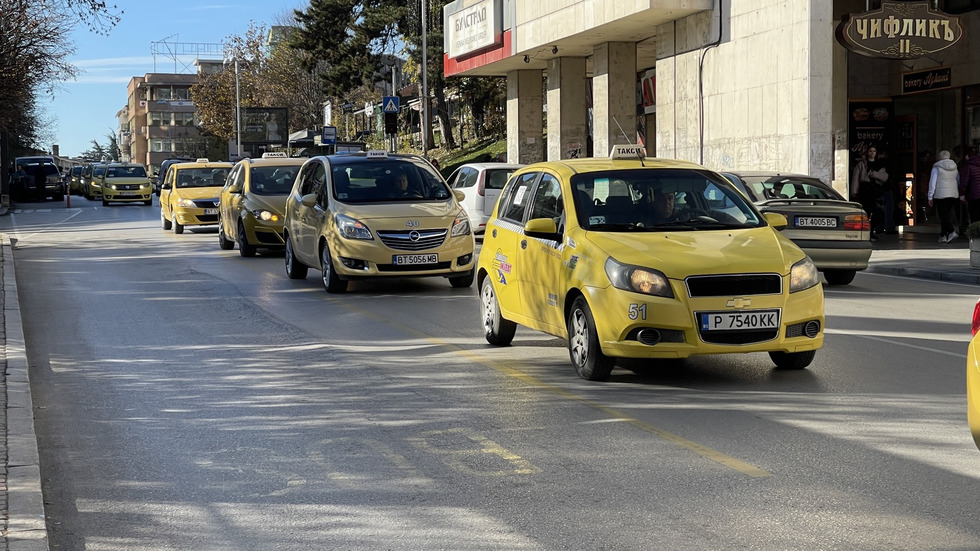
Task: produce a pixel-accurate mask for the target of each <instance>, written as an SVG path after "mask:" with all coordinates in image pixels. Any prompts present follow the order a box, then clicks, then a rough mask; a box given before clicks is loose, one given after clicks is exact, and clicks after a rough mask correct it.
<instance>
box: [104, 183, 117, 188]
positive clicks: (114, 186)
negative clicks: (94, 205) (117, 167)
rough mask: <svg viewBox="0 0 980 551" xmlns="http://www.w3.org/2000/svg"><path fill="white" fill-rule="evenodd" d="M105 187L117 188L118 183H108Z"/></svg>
mask: <svg viewBox="0 0 980 551" xmlns="http://www.w3.org/2000/svg"><path fill="white" fill-rule="evenodd" d="M105 187H107V188H109V189H116V184H106V186H105Z"/></svg>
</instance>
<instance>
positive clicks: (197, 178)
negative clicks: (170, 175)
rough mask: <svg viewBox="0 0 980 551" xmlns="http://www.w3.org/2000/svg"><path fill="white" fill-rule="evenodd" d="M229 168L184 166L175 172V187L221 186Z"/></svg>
mask: <svg viewBox="0 0 980 551" xmlns="http://www.w3.org/2000/svg"><path fill="white" fill-rule="evenodd" d="M229 172H231V168H226V167H222V168H185V169H181V170H180V171H178V172H177V187H179V188H187V187H215V186H217V187H221V186H223V185H225V178H227V177H228V173H229Z"/></svg>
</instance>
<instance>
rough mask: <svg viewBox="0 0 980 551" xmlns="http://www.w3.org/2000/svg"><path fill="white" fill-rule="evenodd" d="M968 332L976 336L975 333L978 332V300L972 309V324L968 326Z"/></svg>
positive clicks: (979, 323) (979, 302)
mask: <svg viewBox="0 0 980 551" xmlns="http://www.w3.org/2000/svg"><path fill="white" fill-rule="evenodd" d="M970 330H971V331H973V334H974V335H976V334H977V331H980V300H978V301H977V305H976V306H974V307H973V323H971V324H970Z"/></svg>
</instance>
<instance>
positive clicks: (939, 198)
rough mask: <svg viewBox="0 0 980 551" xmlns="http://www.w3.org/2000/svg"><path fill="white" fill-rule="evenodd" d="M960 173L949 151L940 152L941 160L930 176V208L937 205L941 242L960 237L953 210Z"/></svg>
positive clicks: (949, 241) (957, 196)
mask: <svg viewBox="0 0 980 551" xmlns="http://www.w3.org/2000/svg"><path fill="white" fill-rule="evenodd" d="M959 185H960V172H959V170H957V169H956V162H955V161H953V160H952V159H950V158H949V151H946V150H945V149H944V150H942V151H940V152H939V160H938V161H936V164H934V165H932V173H931V174H930V175H929V206H930V207H931V206H932V205H933V203H935V205H936V213H937V214H939V229H940V233H939V242H940V243H952V241H953V240H954V239H956V238H957V237H959V235H957V233H956V231H954V230H953V210H954V209H955V208H956V201H957V200H958V198H959V195H960V192H959Z"/></svg>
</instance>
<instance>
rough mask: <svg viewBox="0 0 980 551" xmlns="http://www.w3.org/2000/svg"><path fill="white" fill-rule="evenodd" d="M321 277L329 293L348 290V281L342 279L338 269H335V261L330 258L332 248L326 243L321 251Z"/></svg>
mask: <svg viewBox="0 0 980 551" xmlns="http://www.w3.org/2000/svg"><path fill="white" fill-rule="evenodd" d="M320 277H321V279H322V280H323V288H324V289H326V290H327V292H328V293H343V292H345V291H347V282H346V281H344V280H342V279H340V277H339V276H338V275H337V271H336V270H334V269H333V262H331V260H330V248H329V247H327V245H326V244H324V245H323V250H321V251H320Z"/></svg>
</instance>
